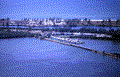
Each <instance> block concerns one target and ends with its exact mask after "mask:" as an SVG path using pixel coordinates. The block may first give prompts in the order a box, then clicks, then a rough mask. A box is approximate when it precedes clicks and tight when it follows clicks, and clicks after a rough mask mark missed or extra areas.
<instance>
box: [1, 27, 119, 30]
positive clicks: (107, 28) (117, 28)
mask: <svg viewBox="0 0 120 77" xmlns="http://www.w3.org/2000/svg"><path fill="white" fill-rule="evenodd" d="M0 27H3V26H0ZM5 27H6V26H5ZM9 27H10V28H17V26H9ZM19 28H29V27H28V26H19ZM31 28H33V29H43V28H44V29H46V28H48V29H59V28H64V27H39V26H36V27H31ZM66 28H69V27H66ZM81 28H85V29H97V31H98V30H99V29H105V30H107V31H109V30H110V29H114V30H120V27H100V26H80V27H71V29H81Z"/></svg>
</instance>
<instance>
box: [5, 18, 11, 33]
mask: <svg viewBox="0 0 120 77" xmlns="http://www.w3.org/2000/svg"><path fill="white" fill-rule="evenodd" d="M9 21H10V18H7V24H6V25H7V31H8V32H9V31H10V29H9Z"/></svg>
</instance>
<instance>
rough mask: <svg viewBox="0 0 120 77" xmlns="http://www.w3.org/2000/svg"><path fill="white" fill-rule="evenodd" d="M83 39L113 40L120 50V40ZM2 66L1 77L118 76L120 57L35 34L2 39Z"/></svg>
mask: <svg viewBox="0 0 120 77" xmlns="http://www.w3.org/2000/svg"><path fill="white" fill-rule="evenodd" d="M82 41H86V44H85V45H84V46H89V47H92V46H91V45H90V43H92V42H93V41H94V43H93V44H96V45H98V46H100V45H99V44H98V41H99V43H101V44H102V45H103V42H104V43H106V44H109V45H108V46H107V47H108V48H111V45H112V46H113V45H115V46H116V48H118V49H117V50H116V52H119V43H118V42H116V43H112V41H100V40H97V41H96V40H89V41H90V42H89V44H88V43H87V41H88V40H86V39H82ZM109 42H110V43H109ZM110 44H111V45H110ZM117 45H118V46H117ZM109 46H110V47H109ZM93 48H94V45H93ZM99 49H101V47H100V48H99ZM113 51H114V50H113ZM0 67H1V69H0V71H1V72H0V73H1V74H0V75H1V77H2V76H5V77H7V76H12V77H15V76H17V77H18V76H20V77H22V76H31V77H41V76H42V77H48V76H53V77H61V76H62V77H66V76H68V77H76V76H77V77H80V76H82V77H83V76H84V77H88V76H102V77H106V76H107V77H109V76H114V77H115V76H116V77H117V76H119V74H120V72H119V70H120V68H119V67H120V60H116V59H114V58H109V57H107V56H102V55H99V54H96V53H93V52H90V51H88V50H84V49H80V48H76V47H71V46H66V45H62V44H58V43H54V42H50V41H46V40H40V39H35V38H15V39H0Z"/></svg>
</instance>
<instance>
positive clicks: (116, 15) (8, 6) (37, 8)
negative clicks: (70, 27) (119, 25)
mask: <svg viewBox="0 0 120 77" xmlns="http://www.w3.org/2000/svg"><path fill="white" fill-rule="evenodd" d="M119 8H120V0H0V18H7V17H9V18H10V19H11V20H21V19H23V18H30V19H32V18H53V17H55V18H56V17H57V18H63V19H69V18H79V19H84V18H88V19H97V20H101V19H108V18H110V19H113V20H114V19H120V9H119Z"/></svg>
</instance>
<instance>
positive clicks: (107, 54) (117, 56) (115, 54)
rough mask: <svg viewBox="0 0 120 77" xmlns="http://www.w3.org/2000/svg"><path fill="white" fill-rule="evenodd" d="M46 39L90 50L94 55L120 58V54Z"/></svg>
mask: <svg viewBox="0 0 120 77" xmlns="http://www.w3.org/2000/svg"><path fill="white" fill-rule="evenodd" d="M44 39H45V40H48V41H52V42H56V43H59V44H64V45H68V46H73V47H77V48H81V49H85V50H89V51H92V52H94V53H98V54H101V55H105V56H109V57H112V58H115V59H119V57H120V54H117V53H108V52H105V51H98V50H94V49H90V48H87V47H83V46H79V45H76V44H70V43H65V42H61V41H57V40H53V39H49V38H44Z"/></svg>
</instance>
